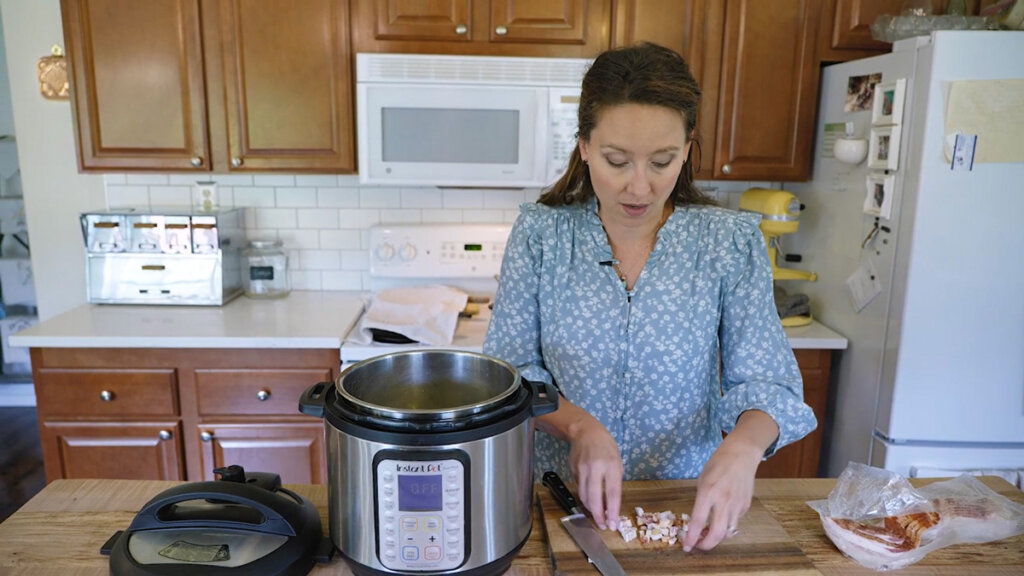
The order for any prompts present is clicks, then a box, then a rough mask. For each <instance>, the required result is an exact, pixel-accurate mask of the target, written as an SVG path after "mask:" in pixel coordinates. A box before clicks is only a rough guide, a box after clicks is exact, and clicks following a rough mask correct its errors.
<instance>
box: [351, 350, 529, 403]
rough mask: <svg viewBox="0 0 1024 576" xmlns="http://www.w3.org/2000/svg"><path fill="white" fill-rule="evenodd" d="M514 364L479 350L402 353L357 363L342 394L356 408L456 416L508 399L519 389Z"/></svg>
mask: <svg viewBox="0 0 1024 576" xmlns="http://www.w3.org/2000/svg"><path fill="white" fill-rule="evenodd" d="M520 386H521V383H520V379H519V372H518V371H517V370H516V369H515V368H513V367H512V366H511V365H510V364H508V363H506V362H503V361H501V360H498V359H496V358H492V357H490V356H485V355H482V354H477V353H474V352H460V351H451V350H422V351H411V352H398V353H394V354H388V355H386V356H379V357H376V358H371V359H369V360H364V361H362V362H359V363H356V364H353V365H352V366H350V367H348V369H346V370H345V371H344V372H342V373H341V375H340V376H338V381H337V391H338V395H339V396H340V397H341V398H343V399H344V400H345V401H347V402H348V403H350V404H351V405H352V406H353V407H354V408H355V409H356V410H358V411H361V412H364V413H368V414H372V415H375V416H381V417H385V418H392V419H396V420H442V419H453V418H460V417H464V416H469V415H472V414H478V413H481V412H484V411H487V410H489V409H491V408H493V407H495V406H500V405H502V404H503V403H505V401H506V399H507V398H508V397H509V396H511V395H513V394H515V393H516V392H517V391H518V390H519V389H520Z"/></svg>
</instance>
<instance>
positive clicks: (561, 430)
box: [537, 398, 623, 530]
mask: <svg viewBox="0 0 1024 576" xmlns="http://www.w3.org/2000/svg"><path fill="white" fill-rule="evenodd" d="M537 428H538V429H539V430H541V431H543V432H547V433H548V434H551V435H552V436H554V437H556V438H559V439H560V440H564V441H566V442H568V443H569V471H570V472H572V475H573V477H574V478H575V479H576V483H577V493H578V494H579V497H580V501H581V502H582V503H583V505H584V506H586V507H587V509H588V510H590V514H591V515H592V516H593V517H594V522H595V523H596V524H597V525H598V527H600V528H601V529H602V530H604V529H606V528H611V529H613V530H614V529H615V528H616V523H617V520H618V518H619V506H620V505H621V503H622V473H623V470H622V458H621V457H620V456H619V447H618V445H617V444H615V440H614V439H612V436H611V434H609V433H608V430H606V429H605V427H604V426H602V425H601V423H600V422H598V421H597V419H595V418H594V417H593V416H591V415H590V414H589V413H588V412H587V411H586V410H583V409H582V408H580V407H579V406H576V405H575V404H573V403H571V402H569V401H568V400H566V399H565V398H560V399H559V402H558V410H555V411H554V412H553V413H551V414H545V415H544V416H540V417H538V418H537Z"/></svg>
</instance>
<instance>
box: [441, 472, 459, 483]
mask: <svg viewBox="0 0 1024 576" xmlns="http://www.w3.org/2000/svg"><path fill="white" fill-rule="evenodd" d="M459 476H461V475H460V474H459V473H458V471H457V470H449V471H448V473H447V474H445V476H444V479H445V480H447V481H449V482H453V483H458V481H459V479H460V478H459Z"/></svg>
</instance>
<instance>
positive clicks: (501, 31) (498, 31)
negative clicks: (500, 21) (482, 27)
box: [494, 26, 508, 36]
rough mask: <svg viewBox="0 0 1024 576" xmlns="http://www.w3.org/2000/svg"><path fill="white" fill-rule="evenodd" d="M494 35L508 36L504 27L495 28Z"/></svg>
mask: <svg viewBox="0 0 1024 576" xmlns="http://www.w3.org/2000/svg"><path fill="white" fill-rule="evenodd" d="M494 33H495V34H497V35H498V36H504V35H505V34H508V28H505V27H504V26H498V27H497V28H495V29H494Z"/></svg>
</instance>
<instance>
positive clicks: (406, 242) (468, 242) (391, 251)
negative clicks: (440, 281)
mask: <svg viewBox="0 0 1024 576" xmlns="http://www.w3.org/2000/svg"><path fill="white" fill-rule="evenodd" d="M510 229H511V227H510V226H509V225H508V224H445V225H440V224H439V225H431V224H407V225H385V226H376V227H373V228H371V229H370V275H371V276H381V277H387V278H453V277H460V278H493V277H494V275H496V274H498V273H499V272H501V258H502V256H503V255H504V254H505V242H506V240H507V238H508V233H509V230H510Z"/></svg>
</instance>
